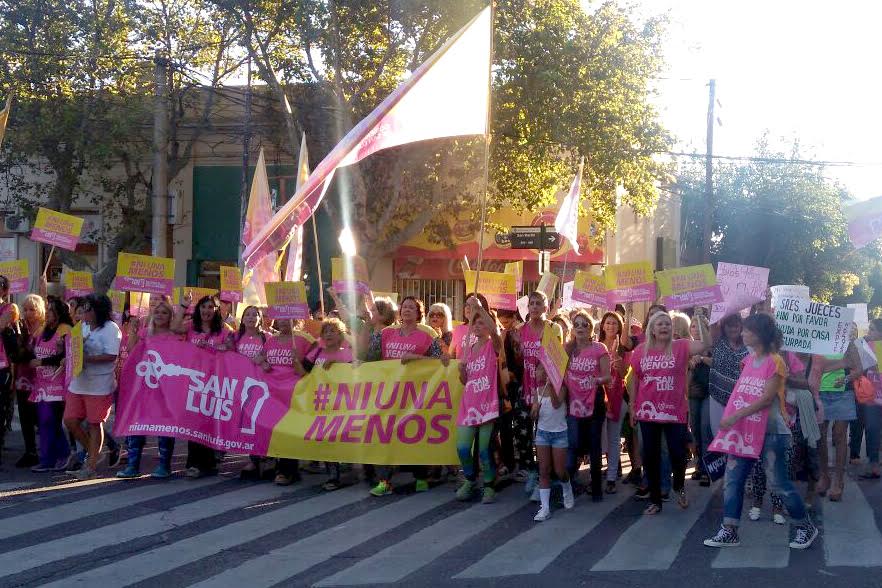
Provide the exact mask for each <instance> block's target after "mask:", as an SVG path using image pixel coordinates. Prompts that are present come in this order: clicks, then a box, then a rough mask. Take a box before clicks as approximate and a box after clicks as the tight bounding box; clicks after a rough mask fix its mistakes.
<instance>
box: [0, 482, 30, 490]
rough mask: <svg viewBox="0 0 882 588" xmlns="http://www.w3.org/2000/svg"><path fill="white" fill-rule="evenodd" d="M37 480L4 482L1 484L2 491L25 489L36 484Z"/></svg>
mask: <svg viewBox="0 0 882 588" xmlns="http://www.w3.org/2000/svg"><path fill="white" fill-rule="evenodd" d="M36 485H37V483H36V482H3V483H2V484H0V492H12V491H14V490H23V489H25V488H30V487H31V486H36Z"/></svg>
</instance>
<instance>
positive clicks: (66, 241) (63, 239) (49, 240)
mask: <svg viewBox="0 0 882 588" xmlns="http://www.w3.org/2000/svg"><path fill="white" fill-rule="evenodd" d="M31 241H37V242H39V243H46V244H47V245H54V246H56V247H61V248H62V249H67V250H68V251H73V250H75V249H76V248H77V243H78V242H79V237H76V236H74V235H62V234H61V233H56V232H54V231H44V230H43V229H37V228H34V229H33V230H32V231H31Z"/></svg>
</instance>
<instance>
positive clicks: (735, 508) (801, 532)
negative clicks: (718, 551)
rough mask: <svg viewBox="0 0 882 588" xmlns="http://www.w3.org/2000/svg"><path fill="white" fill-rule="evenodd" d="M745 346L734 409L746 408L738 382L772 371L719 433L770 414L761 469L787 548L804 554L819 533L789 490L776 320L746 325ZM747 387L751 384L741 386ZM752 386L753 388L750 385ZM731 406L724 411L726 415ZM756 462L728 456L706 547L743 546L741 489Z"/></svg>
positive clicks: (762, 318)
mask: <svg viewBox="0 0 882 588" xmlns="http://www.w3.org/2000/svg"><path fill="white" fill-rule="evenodd" d="M743 337H744V344H745V345H747V346H748V347H749V348H751V349H752V351H751V353H750V354H749V355H748V356H747V358H745V360H744V366H745V367H744V371H743V372H742V375H741V377H740V378H739V380H738V383H736V385H735V392H733V393H732V396H731V397H730V398H729V405H732V404H733V400H736V401H738V403H737V404H735V405H734V406H739V405H741V404H745V403H744V402H743V401H742V398H741V396H739V395H738V389H739V386H740V385H742V380H746V379H750V380H753V381H754V382H755V380H757V379H760V378H758V376H757V374H758V373H759V372H760V371H762V370H763V367H764V366H765V365H766V363H767V362H768V361H774V366H773V370H772V371H767V372H765V373H767V374H769V375H767V376H766V379H765V381H764V382H763V383H762V391H761V393H760V395H759V397H758V398H757V399H756V400H755V401H753V402H750V403H747V404H746V405H745V406H741V408H738V409H737V410H734V411H733V412H732V413H731V414H729V415H728V416H725V417H723V419H722V420H721V421H720V429H721V430H723V431H725V430H727V429H730V428H732V427H733V426H734V425H735V423H737V422H738V421H739V420H741V419H744V418H747V417H750V416H751V415H754V414H757V413H762V412H763V411H767V412H768V418H767V421H766V434H765V438H764V441H763V447H762V459H763V461H764V463H765V470H766V477H767V479H768V481H769V483H770V485H771V489H772V491H773V492H775V493H776V494H777V495H778V496H780V498H781V500H782V502H783V503H784V506H785V507H786V508H787V511H788V512H789V513H790V517H791V519H792V521H793V525H792V527H791V534H790V535H791V538H790V547H791V548H792V549H806V548H807V547H809V546H810V545H811V544H812V542H813V541H814V540H815V538H816V537H817V536H818V529H817V527H815V526H814V524H813V523H812V522H811V519H810V518H809V517H808V514H807V512H806V508H805V503H804V502H803V500H802V497H801V496H800V495H799V493H798V492H797V491H796V488H795V487H794V486H793V482H791V481H790V479H789V477H788V475H787V460H786V453H787V448H788V447H789V446H790V442H791V439H790V436H791V433H790V429H789V428H788V427H787V424H786V423H785V422H784V419H783V418H782V412H781V411H782V405H783V400H784V383H785V380H786V378H787V367H786V365H785V363H784V360H783V359H782V358H781V356H779V355H778V354H777V351H778V349H780V347H781V340H782V335H781V331H779V330H778V328H777V327H776V326H775V320H774V319H773V318H772V317H771V316H769V315H766V314H755V315H753V316H750V317H748V318H747V320H745V321H744V332H743ZM744 385H745V387H749V386H750V384H747V383H746V382H745V384H744ZM753 386H756V384H755V383H754V384H753ZM728 408H729V406H728V405H727V409H728ZM755 463H756V459H751V458H746V457H738V456H735V455H729V458H728V461H727V462H726V478H725V481H724V485H723V487H724V489H723V523H722V525H721V526H720V530H719V531H717V534H716V535H714V536H713V537H711V538H709V539H705V540H704V544H705V545H707V546H708V547H734V546H737V545H740V544H741V540H740V539H739V537H738V526H739V523H740V521H741V511H742V509H743V507H744V487H745V485H746V483H747V477H748V475H749V474H750V471H751V469H753V466H754V464H755Z"/></svg>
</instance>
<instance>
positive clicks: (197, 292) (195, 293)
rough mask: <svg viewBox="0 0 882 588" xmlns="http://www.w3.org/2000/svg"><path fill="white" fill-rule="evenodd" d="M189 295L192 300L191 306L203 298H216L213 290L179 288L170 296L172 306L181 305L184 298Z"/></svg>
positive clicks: (197, 287)
mask: <svg viewBox="0 0 882 588" xmlns="http://www.w3.org/2000/svg"><path fill="white" fill-rule="evenodd" d="M187 293H189V294H190V296H191V297H192V299H193V302H192V304H191V306H194V305H195V304H196V303H197V302H199V301H200V300H202V299H203V298H205V297H206V296H217V289H215V288H202V287H200V286H181V287H178V288H175V293H174V295H173V296H172V303H173V304H182V301H183V300H184V296H186V295H187Z"/></svg>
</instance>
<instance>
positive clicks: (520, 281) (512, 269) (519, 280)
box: [503, 259, 524, 292]
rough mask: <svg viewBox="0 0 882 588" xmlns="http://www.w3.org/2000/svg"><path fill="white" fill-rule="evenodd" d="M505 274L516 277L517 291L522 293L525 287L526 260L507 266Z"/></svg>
mask: <svg viewBox="0 0 882 588" xmlns="http://www.w3.org/2000/svg"><path fill="white" fill-rule="evenodd" d="M503 272H504V273H506V274H512V275H513V276H514V277H515V290H517V291H518V292H520V291H521V288H523V287H524V260H523V259H521V260H519V261H513V262H511V263H507V264H505V269H504V270H503Z"/></svg>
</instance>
